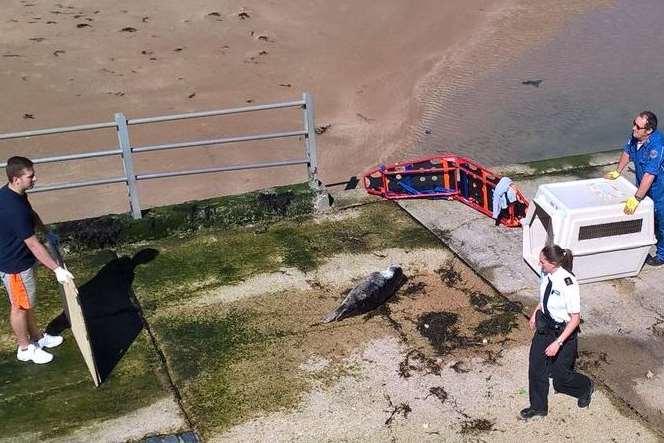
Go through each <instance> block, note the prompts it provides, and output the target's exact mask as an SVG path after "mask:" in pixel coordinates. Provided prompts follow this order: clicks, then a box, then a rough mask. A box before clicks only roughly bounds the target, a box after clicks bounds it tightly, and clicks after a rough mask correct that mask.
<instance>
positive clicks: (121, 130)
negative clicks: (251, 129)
mask: <svg viewBox="0 0 664 443" xmlns="http://www.w3.org/2000/svg"><path fill="white" fill-rule="evenodd" d="M295 107H299V108H301V109H302V112H303V129H298V130H293V131H285V132H274V133H268V134H255V135H246V136H239V137H226V138H217V139H208V140H194V141H187V142H180V143H167V144H160V145H151V146H131V144H130V142H129V126H133V125H145V124H150V123H160V122H169V121H175V120H185V119H191V118H206V117H214V116H223V115H230V114H241V113H247V112H256V111H265V110H271V109H282V108H295ZM106 128H115V129H116V131H117V136H118V147H117V148H111V149H105V150H100V151H94V152H84V153H79V154H69V155H59V156H53V157H43V158H36V159H31V160H32V161H33V163H35V164H40V163H54V162H66V161H71V160H83V159H90V158H99V157H109V156H118V155H119V156H120V157H121V158H122V165H123V169H124V175H122V176H119V177H111V178H103V179H95V180H87V181H78V182H72V183H59V184H53V185H47V186H38V187H35V188H34V189H32V190H30V192H47V191H55V190H61V189H73V188H82V187H87V186H98V185H107V184H112V183H126V185H127V192H128V197H129V207H130V210H131V214H132V217H134V218H135V219H139V218H141V204H140V199H139V194H138V188H137V183H138V182H139V181H141V180H151V179H155V178H165V177H177V176H184V175H193V174H208V173H214V172H225V171H238V170H245V169H261V168H274V167H283V166H292V165H307V175H308V178H309V184H310V186H311V187H312V188H313V189H314V190H315V191H320V190H321V188H320V181H319V179H318V160H317V155H316V152H317V148H316V127H315V124H314V104H313V98H312V96H311V95H310V94H308V93H306V92H305V93H304V94H302V99H301V100H297V101H291V102H281V103H272V104H267V105H256V106H246V107H241V108H231V109H218V110H214V111H205V112H191V113H187V114H175V115H164V116H159V117H147V118H135V119H127V118H126V117H125V116H124V114H122V113H117V114H115V121H114V122H109V123H94V124H88V125H79V126H68V127H63V128H51V129H40V130H35V131H24V132H14V133H7V134H0V141H2V140H11V139H18V138H26V137H35V136H43V135H52V134H62V133H69V132H79V131H93V130H98V129H106ZM292 137H303V138H304V148H305V150H304V151H305V157H304V158H298V159H292V160H284V161H275V162H264V163H248V164H241V165H234V166H224V167H216V168H204V169H191V170H184V171H173V172H159V173H147V174H144V173H141V174H137V173H136V171H135V169H134V155H135V154H138V153H143V152H152V151H161V150H168V149H183V148H190V147H196V146H210V145H224V144H228V143H241V142H248V141H258V140H271V139H282V138H292ZM6 165H7V164H6V163H0V167H4V166H6Z"/></svg>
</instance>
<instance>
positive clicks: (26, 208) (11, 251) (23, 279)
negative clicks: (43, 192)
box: [0, 157, 74, 364]
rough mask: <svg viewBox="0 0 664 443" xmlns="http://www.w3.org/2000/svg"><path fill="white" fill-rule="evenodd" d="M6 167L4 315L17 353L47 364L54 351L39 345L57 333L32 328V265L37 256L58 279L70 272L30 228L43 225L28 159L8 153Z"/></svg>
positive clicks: (2, 198) (1, 227)
mask: <svg viewBox="0 0 664 443" xmlns="http://www.w3.org/2000/svg"><path fill="white" fill-rule="evenodd" d="M6 171H7V179H8V183H7V184H6V185H5V186H3V187H2V188H0V278H2V282H3V284H4V286H5V288H6V289H7V293H8V296H9V302H10V303H11V311H10V314H9V320H10V323H11V326H12V329H13V331H14V334H15V335H16V342H17V344H18V349H17V351H16V358H18V359H19V360H21V361H32V362H34V363H37V364H43V363H48V362H50V361H51V360H53V355H52V354H50V353H48V352H46V351H45V350H44V348H53V347H55V346H58V345H60V344H61V343H62V337H60V336H52V335H48V334H45V333H43V332H41V331H40V330H39V328H38V327H37V324H36V321H35V318H34V313H33V311H34V308H35V304H36V302H37V290H36V289H37V288H36V280H35V276H34V271H33V269H34V267H35V265H36V262H37V261H39V262H40V263H41V264H43V265H44V266H46V267H47V268H48V269H50V270H52V271H53V272H55V277H56V278H57V280H58V282H60V283H62V284H64V283H65V282H67V281H72V280H73V279H74V276H73V275H72V274H71V273H70V272H69V271H67V270H66V269H64V268H63V267H61V266H58V263H57V262H56V261H55V260H54V259H53V257H52V256H51V255H50V254H49V252H48V250H47V249H46V248H45V247H44V245H43V244H42V243H41V242H40V241H39V239H38V238H37V236H36V235H35V229H43V230H44V231H45V230H46V229H45V227H44V224H43V223H42V221H41V219H40V218H39V215H37V213H36V212H35V211H34V210H33V209H32V206H30V202H29V201H28V197H27V194H26V191H27V190H29V189H31V188H32V187H33V186H34V184H35V182H36V181H37V178H36V176H35V170H34V166H33V163H32V161H30V160H29V159H27V158H25V157H11V158H10V159H9V160H7V166H6Z"/></svg>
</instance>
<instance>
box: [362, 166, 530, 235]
mask: <svg viewBox="0 0 664 443" xmlns="http://www.w3.org/2000/svg"><path fill="white" fill-rule="evenodd" d="M501 178H502V177H501V176H499V175H496V174H494V173H493V172H491V171H490V170H489V169H487V168H486V167H485V166H482V165H481V164H479V163H477V162H474V161H473V160H470V159H468V158H466V157H462V156H459V155H456V154H451V153H446V154H438V155H433V156H429V157H422V158H418V159H416V160H411V161H402V162H398V163H394V164H392V165H388V166H383V165H380V166H377V167H375V168H373V169H370V170H369V171H367V172H366V173H365V174H364V175H363V176H362V183H363V185H364V188H365V189H366V191H367V192H368V193H369V194H373V195H379V196H381V197H383V198H385V199H388V200H399V199H409V198H447V199H448V200H457V201H460V202H462V203H464V204H466V205H468V206H470V207H471V208H473V209H475V210H477V211H479V212H481V213H483V214H485V215H487V216H489V217H491V216H492V215H493V191H494V189H495V187H496V185H497V184H498V182H499V181H500V179H501ZM516 196H517V200H516V202H515V203H512V204H510V205H508V208H507V211H506V213H505V212H503V214H502V215H501V216H500V217H499V220H498V222H499V223H500V224H502V225H503V226H507V227H510V228H516V227H520V226H521V222H520V219H521V218H523V217H524V216H525V214H526V209H527V208H528V200H527V199H526V198H525V197H524V196H523V194H522V193H521V191H519V190H518V189H517V190H516Z"/></svg>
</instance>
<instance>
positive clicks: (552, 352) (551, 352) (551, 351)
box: [544, 341, 560, 357]
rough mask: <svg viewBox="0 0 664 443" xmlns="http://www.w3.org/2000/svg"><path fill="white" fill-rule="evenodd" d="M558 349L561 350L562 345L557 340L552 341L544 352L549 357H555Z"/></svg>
mask: <svg viewBox="0 0 664 443" xmlns="http://www.w3.org/2000/svg"><path fill="white" fill-rule="evenodd" d="M558 351H560V345H559V344H558V342H557V341H554V342H553V343H551V344H550V345H549V346H547V347H546V349H545V350H544V354H545V355H546V356H547V357H555V356H556V354H557V353H558Z"/></svg>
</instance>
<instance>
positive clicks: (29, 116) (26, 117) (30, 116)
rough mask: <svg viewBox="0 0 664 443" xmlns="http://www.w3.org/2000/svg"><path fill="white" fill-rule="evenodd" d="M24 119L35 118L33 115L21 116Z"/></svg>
mask: <svg viewBox="0 0 664 443" xmlns="http://www.w3.org/2000/svg"><path fill="white" fill-rule="evenodd" d="M23 118H24V119H26V120H27V119H33V120H34V118H35V114H23Z"/></svg>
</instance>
